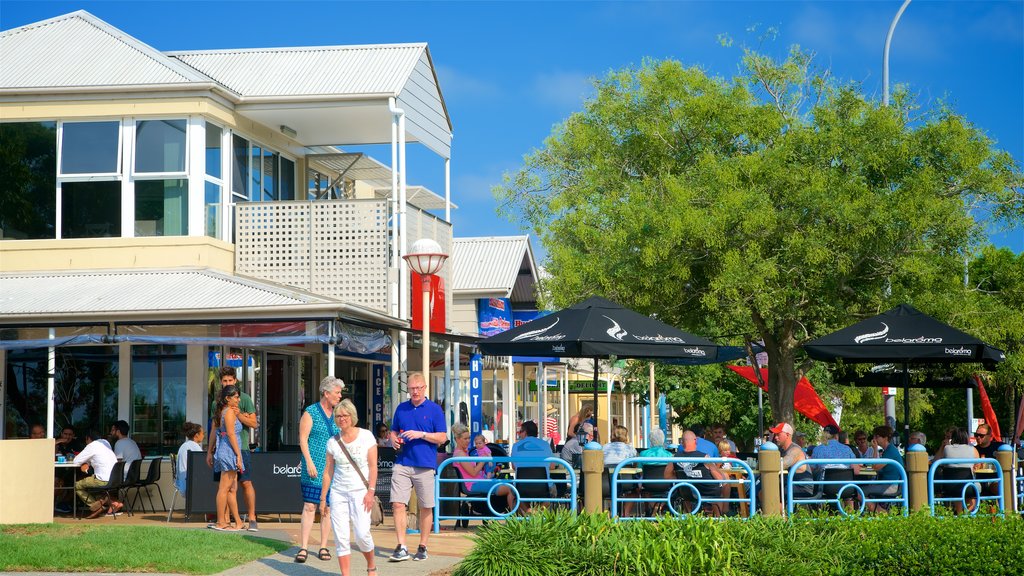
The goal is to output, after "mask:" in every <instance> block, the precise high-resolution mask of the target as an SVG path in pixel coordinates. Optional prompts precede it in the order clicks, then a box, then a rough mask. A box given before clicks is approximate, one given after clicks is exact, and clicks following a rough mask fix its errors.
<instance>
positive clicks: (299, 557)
mask: <svg viewBox="0 0 1024 576" xmlns="http://www.w3.org/2000/svg"><path fill="white" fill-rule="evenodd" d="M308 557H309V552H307V551H306V549H305V548H299V551H298V552H296V553H295V561H296V562H298V563H299V564H305V563H306V558H308Z"/></svg>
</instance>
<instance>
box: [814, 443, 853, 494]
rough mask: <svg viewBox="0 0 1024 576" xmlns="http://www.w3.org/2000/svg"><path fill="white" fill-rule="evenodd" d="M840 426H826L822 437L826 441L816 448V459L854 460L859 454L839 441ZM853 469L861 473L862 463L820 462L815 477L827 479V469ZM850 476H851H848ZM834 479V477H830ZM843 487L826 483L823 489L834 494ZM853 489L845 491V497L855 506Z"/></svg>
mask: <svg viewBox="0 0 1024 576" xmlns="http://www.w3.org/2000/svg"><path fill="white" fill-rule="evenodd" d="M838 436H839V427H838V426H835V425H834V424H829V425H828V426H825V428H824V430H822V439H823V440H824V442H823V443H822V444H821V445H820V446H818V447H816V448H815V449H814V456H813V458H814V459H815V460H839V459H846V460H853V459H856V458H857V456H856V455H855V454H854V453H853V449H852V448H850V447H849V446H847V445H846V444H843V443H842V442H840V441H839V438H838ZM850 468H852V469H853V473H854V474H859V473H860V470H861V465H860V464H853V465H852V466H851V465H850V464H820V465H817V466H815V467H814V477H815V478H816V479H818V480H824V479H825V470H828V469H850ZM848 478H849V477H848ZM830 480H832V478H830ZM841 489H842V486H841V485H838V484H824V485H822V490H824V492H825V493H826V494H828V495H832V496H834V495H835V494H836V493H838V491H839V490H841ZM853 492H854V491H853V489H852V488H851V489H850V490H847V491H846V492H844V493H843V494H844V496H846V498H845V499H844V500H845V502H846V505H847V506H853Z"/></svg>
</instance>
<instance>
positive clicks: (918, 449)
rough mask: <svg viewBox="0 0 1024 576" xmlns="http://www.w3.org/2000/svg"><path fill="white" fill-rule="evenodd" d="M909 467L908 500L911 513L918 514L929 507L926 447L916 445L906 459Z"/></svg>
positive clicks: (909, 450)
mask: <svg viewBox="0 0 1024 576" xmlns="http://www.w3.org/2000/svg"><path fill="white" fill-rule="evenodd" d="M904 462H905V463H906V465H907V484H908V485H907V490H908V492H909V493H908V494H907V499H908V500H909V503H910V511H911V512H917V511H918V510H920V509H921V508H924V507H925V506H927V505H928V452H927V451H926V450H925V448H924V446H922V445H920V444H914V445H913V446H911V447H910V448H908V449H907V453H906V455H905V457H904Z"/></svg>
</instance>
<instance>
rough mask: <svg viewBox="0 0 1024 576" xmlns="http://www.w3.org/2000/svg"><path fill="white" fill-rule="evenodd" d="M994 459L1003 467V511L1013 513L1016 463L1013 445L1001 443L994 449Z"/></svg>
mask: <svg viewBox="0 0 1024 576" xmlns="http://www.w3.org/2000/svg"><path fill="white" fill-rule="evenodd" d="M996 460H998V461H999V465H1000V466H1001V467H1002V468H1003V512H1004V513H1005V514H1013V512H1014V510H1015V509H1016V508H1015V507H1014V504H1015V501H1014V498H1013V467H1014V466H1015V465H1016V464H1017V459H1016V456H1015V455H1014V453H1013V446H1010V445H1009V444H1003V445H1002V446H1000V447H999V450H997V451H996Z"/></svg>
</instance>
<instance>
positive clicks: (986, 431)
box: [974, 423, 1003, 496]
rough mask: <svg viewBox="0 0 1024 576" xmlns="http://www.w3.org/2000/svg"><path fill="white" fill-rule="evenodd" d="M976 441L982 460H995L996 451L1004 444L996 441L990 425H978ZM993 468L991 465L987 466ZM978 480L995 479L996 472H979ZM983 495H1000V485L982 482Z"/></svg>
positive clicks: (975, 434) (975, 431)
mask: <svg viewBox="0 0 1024 576" xmlns="http://www.w3.org/2000/svg"><path fill="white" fill-rule="evenodd" d="M974 439H975V441H977V443H978V444H977V446H976V448H977V449H978V455H979V456H980V457H981V458H995V457H996V451H997V450H999V448H1000V447H1001V446H1002V445H1003V443H1002V442H1000V441H999V440H996V439H995V437H993V435H992V427H991V426H989V425H988V424H985V423H981V424H978V428H977V429H975V430H974ZM987 467H989V468H990V467H991V464H989V465H987ZM977 477H978V478H995V477H996V475H995V473H994V472H979V473H978V474H977ZM981 491H982V493H984V494H986V495H989V496H994V495H996V494H998V493H999V485H998V484H997V483H996V482H982V483H981Z"/></svg>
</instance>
